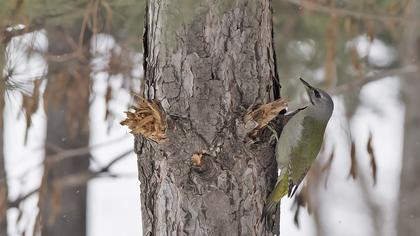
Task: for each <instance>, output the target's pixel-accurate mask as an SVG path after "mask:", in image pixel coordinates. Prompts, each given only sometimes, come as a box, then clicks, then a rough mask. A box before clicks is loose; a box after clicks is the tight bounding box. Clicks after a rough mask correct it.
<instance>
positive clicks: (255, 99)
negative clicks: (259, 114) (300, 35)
mask: <svg viewBox="0 0 420 236" xmlns="http://www.w3.org/2000/svg"><path fill="white" fill-rule="evenodd" d="M197 2H199V3H198V5H197ZM171 3H172V4H171ZM194 3H195V4H196V5H194V9H193V10H194V13H193V14H192V15H185V14H179V15H176V12H177V11H178V10H176V9H189V10H190V11H193V10H191V2H190V1H186V0H184V1H176V2H174V1H170V0H150V1H148V4H147V7H146V8H147V9H146V12H147V13H146V22H145V33H144V50H145V52H144V56H145V61H144V68H145V85H144V95H145V97H146V98H149V99H155V100H157V101H159V102H160V104H161V106H162V109H163V112H164V114H165V115H166V118H167V122H168V127H167V137H168V141H167V142H166V143H164V144H157V143H154V142H152V141H149V140H146V139H144V138H142V137H141V136H137V137H136V141H135V151H136V153H137V155H138V171H139V180H140V182H141V185H140V186H141V206H142V217H143V219H142V220H143V224H142V225H143V233H144V235H271V233H270V232H269V230H268V229H267V228H266V227H265V226H264V225H263V224H261V223H259V220H260V216H261V211H262V208H263V204H264V201H265V199H266V197H267V195H268V193H269V191H271V189H272V187H273V184H274V181H275V177H276V174H277V172H276V164H275V158H274V157H273V155H274V150H273V147H271V146H270V145H268V144H267V142H260V143H256V144H251V145H247V144H245V142H244V139H243V136H242V135H241V133H242V130H240V128H239V125H238V124H239V123H240V120H241V119H242V116H243V114H244V111H245V110H246V109H247V108H248V107H250V106H251V105H253V104H257V103H266V102H269V101H271V100H273V99H275V98H276V97H278V96H279V86H278V76H277V73H276V67H275V61H274V60H275V59H274V58H275V56H274V49H273V39H272V21H271V17H272V12H271V6H270V1H269V0H261V1H255V0H249V1H246V0H237V1H216V0H208V1H195V2H194ZM174 15H175V18H173V17H172V18H171V16H174ZM179 19H181V20H179ZM177 20H179V21H181V22H178V21H177ZM200 152H201V153H205V154H204V155H203V162H202V164H201V165H200V167H194V166H193V165H192V162H191V157H192V156H193V154H194V153H200Z"/></svg>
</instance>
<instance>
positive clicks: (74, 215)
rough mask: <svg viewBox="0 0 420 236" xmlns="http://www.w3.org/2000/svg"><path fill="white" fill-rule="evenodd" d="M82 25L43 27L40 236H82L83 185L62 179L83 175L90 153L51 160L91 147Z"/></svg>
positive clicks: (87, 38)
mask: <svg viewBox="0 0 420 236" xmlns="http://www.w3.org/2000/svg"><path fill="white" fill-rule="evenodd" d="M80 26H81V23H80V22H75V23H73V24H72V26H71V27H68V28H64V27H63V26H49V27H48V28H47V34H48V41H49V46H48V54H49V58H50V61H49V62H48V63H49V64H48V70H49V71H48V82H47V87H46V91H45V95H44V98H45V99H44V103H45V111H46V114H47V137H46V147H47V149H46V158H45V169H44V176H43V181H42V186H41V190H40V198H41V199H40V206H39V207H40V211H41V214H40V216H41V219H42V221H41V222H42V235H43V236H48V235H54V236H55V235H60V236H65V235H69V236H74V235H86V190H87V186H86V183H83V184H78V185H63V182H65V181H62V180H63V179H65V178H66V177H67V178H68V177H69V176H73V175H77V174H80V173H83V172H86V171H87V170H88V168H89V155H81V156H77V157H71V158H67V159H64V160H62V161H56V160H54V157H57V156H53V154H55V153H57V152H60V150H66V149H73V148H80V147H87V146H88V145H89V122H88V121H89V91H90V88H89V86H90V66H89V63H90V61H89V59H90V46H89V45H90V38H91V33H90V32H85V33H84V37H83V42H81V43H80V44H78V40H79V35H80ZM58 56H61V57H58ZM62 58H64V60H61V59H62Z"/></svg>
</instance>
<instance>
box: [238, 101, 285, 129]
mask: <svg viewBox="0 0 420 236" xmlns="http://www.w3.org/2000/svg"><path fill="white" fill-rule="evenodd" d="M286 107H287V100H286V99H284V98H281V99H278V100H275V101H273V102H270V103H267V104H263V105H261V106H259V107H257V108H256V109H252V108H251V109H250V111H248V112H247V113H246V114H245V116H244V123H245V125H246V126H247V127H249V126H250V125H252V126H253V128H252V130H251V132H249V135H250V136H251V137H255V136H256V135H257V134H258V132H259V131H260V130H261V129H262V128H264V127H265V126H266V125H268V123H269V122H270V121H271V120H272V119H274V118H275V117H276V116H277V115H278V114H279V113H280V111H282V110H284V109H286Z"/></svg>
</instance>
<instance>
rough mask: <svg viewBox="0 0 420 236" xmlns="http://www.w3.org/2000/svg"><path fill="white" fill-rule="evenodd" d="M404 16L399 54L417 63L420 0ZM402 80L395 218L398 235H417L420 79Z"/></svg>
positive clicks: (419, 230)
mask: <svg viewBox="0 0 420 236" xmlns="http://www.w3.org/2000/svg"><path fill="white" fill-rule="evenodd" d="M410 3H411V6H408V7H407V10H408V12H407V14H406V16H408V17H410V19H416V20H412V23H411V24H409V25H407V27H406V28H405V35H404V38H405V39H404V40H403V41H402V48H401V49H402V50H401V52H402V53H401V55H402V56H401V57H402V58H403V60H404V61H405V64H413V63H419V59H420V34H419V31H418V29H419V26H420V23H419V21H420V17H419V15H418V13H419V12H420V3H419V2H418V1H411V2H410ZM409 76H410V77H409V78H406V79H405V80H404V81H403V97H404V100H405V124H404V147H403V163H402V170H401V184H400V197H399V200H400V209H399V217H398V227H397V229H398V235H404V236H405V235H407V236H409V235H419V233H420V205H419V196H420V186H419V182H420V171H419V170H420V156H419V153H420V144H419V142H420V131H419V128H420V112H419V109H418V107H419V102H420V93H419V91H420V78H419V76H418V75H414V74H413V75H409Z"/></svg>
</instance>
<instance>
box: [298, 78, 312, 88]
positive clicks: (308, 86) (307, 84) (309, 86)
mask: <svg viewBox="0 0 420 236" xmlns="http://www.w3.org/2000/svg"><path fill="white" fill-rule="evenodd" d="M299 79H300V82H302V84H304V85H305V86H306V87H307V88H312V86H311V85H310V84H309V83H308V82H306V81H305V80H303V79H302V78H299Z"/></svg>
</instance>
